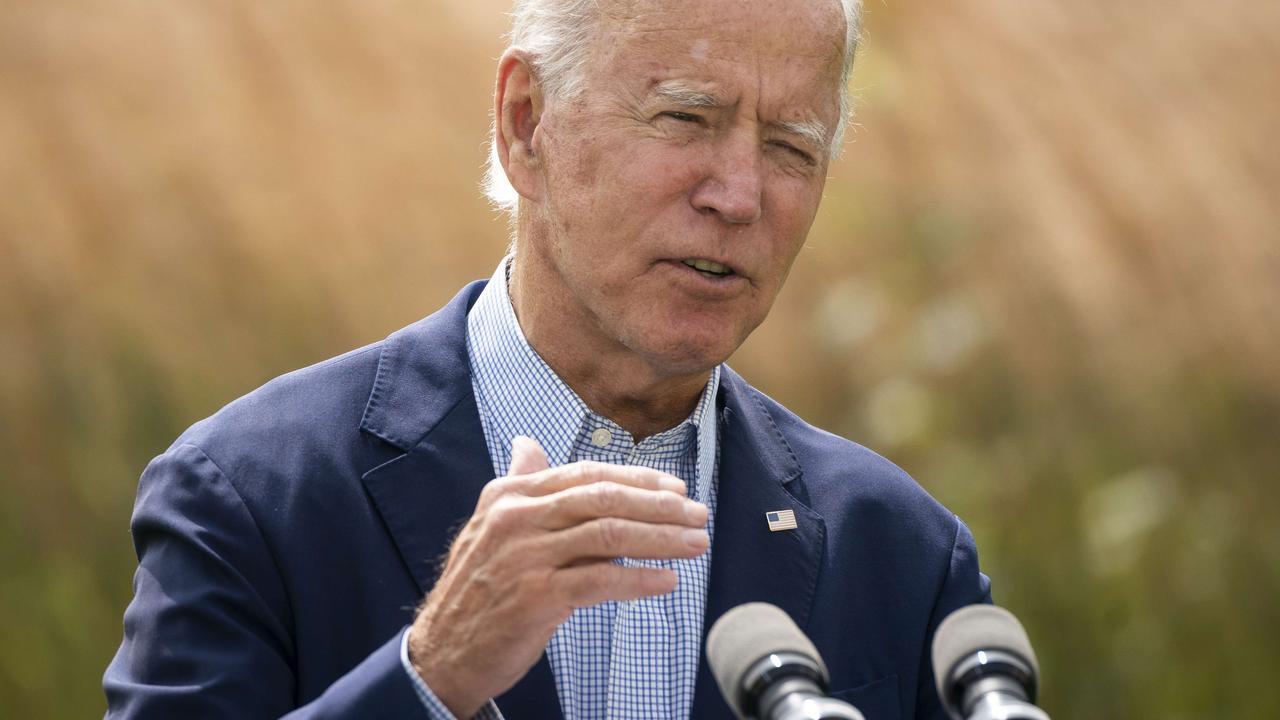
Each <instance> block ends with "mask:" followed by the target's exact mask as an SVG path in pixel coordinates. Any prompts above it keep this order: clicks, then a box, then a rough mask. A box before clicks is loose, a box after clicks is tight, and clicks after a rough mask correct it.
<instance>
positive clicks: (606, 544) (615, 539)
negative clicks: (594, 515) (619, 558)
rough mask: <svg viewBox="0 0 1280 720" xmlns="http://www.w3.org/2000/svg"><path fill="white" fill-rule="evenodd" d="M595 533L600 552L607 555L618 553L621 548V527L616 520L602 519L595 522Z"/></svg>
mask: <svg viewBox="0 0 1280 720" xmlns="http://www.w3.org/2000/svg"><path fill="white" fill-rule="evenodd" d="M596 533H597V536H598V538H599V541H600V548H601V550H603V551H605V552H607V553H614V552H618V551H619V550H620V549H621V548H622V540H623V527H622V523H621V522H620V521H619V520H617V519H616V518H604V519H602V520H598V521H596Z"/></svg>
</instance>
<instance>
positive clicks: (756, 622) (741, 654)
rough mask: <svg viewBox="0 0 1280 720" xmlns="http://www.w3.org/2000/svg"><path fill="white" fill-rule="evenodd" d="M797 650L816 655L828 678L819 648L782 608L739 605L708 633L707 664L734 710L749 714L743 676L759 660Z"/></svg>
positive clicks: (809, 655) (811, 655)
mask: <svg viewBox="0 0 1280 720" xmlns="http://www.w3.org/2000/svg"><path fill="white" fill-rule="evenodd" d="M778 652H793V653H798V654H801V655H805V656H807V657H810V658H813V659H814V660H815V661H816V662H817V664H818V667H819V668H821V670H822V677H823V678H824V679H825V678H826V677H827V666H826V665H824V664H823V662H822V657H821V656H820V655H818V650H817V648H815V647H814V646H813V643H812V642H810V641H809V638H807V637H805V634H804V633H803V632H801V631H800V628H799V627H797V626H796V624H795V622H794V621H793V620H792V619H791V617H790V616H789V615H787V614H786V613H785V612H783V610H782V609H781V608H778V607H777V606H774V605H770V604H769V603H761V602H756V603H747V604H746V605H739V606H738V607H736V608H733V609H732V610H730V611H729V612H727V613H725V614H724V615H722V616H720V619H719V620H717V621H716V622H715V624H714V625H712V626H711V632H709V633H707V664H708V665H710V666H711V674H712V675H714V676H715V678H716V684H718V685H719V686H720V693H721V694H722V695H724V698H725V700H727V701H728V702H729V706H730V707H732V708H733V712H734V713H735V714H736V715H737V716H738V717H739V718H743V717H746V716H745V714H744V713H743V710H742V703H743V700H744V695H743V689H742V678H743V676H744V675H746V673H747V671H748V670H750V669H751V666H752V665H754V664H755V663H756V662H757V661H758V660H760V659H761V658H763V657H767V656H768V655H770V654H772V653H778Z"/></svg>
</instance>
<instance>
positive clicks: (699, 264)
mask: <svg viewBox="0 0 1280 720" xmlns="http://www.w3.org/2000/svg"><path fill="white" fill-rule="evenodd" d="M680 262H682V263H684V264H685V265H687V266H688V267H691V268H693V269H694V270H697V271H698V272H700V273H703V274H705V275H708V276H711V277H727V276H729V275H733V274H734V272H733V268H731V267H729V266H728V265H725V264H723V263H718V262H716V261H715V260H708V259H706V258H685V259H684V260H681V261H680Z"/></svg>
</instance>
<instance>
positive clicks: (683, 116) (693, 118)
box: [662, 112, 702, 123]
mask: <svg viewBox="0 0 1280 720" xmlns="http://www.w3.org/2000/svg"><path fill="white" fill-rule="evenodd" d="M662 114H663V115H665V116H667V117H669V118H671V119H673V120H679V121H680V122H691V123H696V122H702V118H701V117H699V116H697V115H693V114H691V113H685V112H664V113H662Z"/></svg>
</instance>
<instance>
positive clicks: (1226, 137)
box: [0, 0, 1280, 718]
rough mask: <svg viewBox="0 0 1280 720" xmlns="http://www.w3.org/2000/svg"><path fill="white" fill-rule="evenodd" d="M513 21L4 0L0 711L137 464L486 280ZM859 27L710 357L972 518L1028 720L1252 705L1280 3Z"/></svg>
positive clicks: (492, 1)
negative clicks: (791, 249) (1026, 684)
mask: <svg viewBox="0 0 1280 720" xmlns="http://www.w3.org/2000/svg"><path fill="white" fill-rule="evenodd" d="M506 6H507V3H505V2H499V1H498V0H483V1H481V2H474V1H473V2H466V3H446V2H439V1H437V0H416V1H414V2H410V1H408V0H332V1H331V2H326V3H304V2H299V1H298V0H293V1H284V2H260V1H259V2H248V1H244V0H221V1H219V2H212V1H210V0H204V1H200V0H197V1H195V2H186V3H163V2H140V1H138V0H113V1H111V2H108V1H107V0H61V1H60V2H51V1H48V0H10V2H7V3H3V4H0V422H2V423H3V424H2V425H0V456H2V457H3V458H4V463H3V467H0V565H2V566H3V567H4V568H5V569H4V571H3V573H2V574H0V613H3V615H4V616H5V617H6V618H7V620H6V622H3V623H0V707H7V708H12V710H13V712H14V713H15V716H38V717H54V716H59V717H61V716H66V717H73V716H76V717H79V716H83V715H85V714H92V713H96V712H99V711H100V709H101V703H102V701H101V700H100V695H99V690H98V689H97V678H98V676H99V675H100V672H101V670H102V669H103V668H104V667H105V665H106V662H107V660H108V659H109V656H110V653H111V652H112V651H113V649H114V647H115V645H116V643H118V641H119V636H120V625H119V618H120V613H121V612H122V610H123V604H124V603H125V602H126V600H127V598H128V596H129V585H128V575H129V572H130V570H131V567H132V558H131V556H130V553H129V548H128V544H127V543H128V540H127V534H126V528H127V516H128V508H129V505H130V503H131V500H132V494H133V490H134V487H135V483H136V477H137V474H138V472H139V471H140V470H141V468H142V466H143V464H144V463H145V461H146V459H147V458H148V457H150V456H151V455H153V454H155V453H156V452H158V451H160V450H161V449H163V447H164V446H165V444H167V443H168V441H169V440H171V439H172V437H174V436H175V435H176V434H177V432H179V431H180V430H181V429H182V428H183V427H184V426H185V425H187V424H189V423H190V422H192V421H194V420H196V419H198V418H199V417H201V416H203V415H205V414H208V413H209V412H211V411H212V410H214V409H216V408H217V407H218V405H220V404H221V403H223V402H226V401H227V400H229V399H231V398H232V397H234V396H236V395H238V394H240V393H242V392H245V391H247V390H249V389H251V388H252V387H253V386H255V385H256V384H258V383H260V382H262V381H263V380H265V379H266V378H268V377H270V376H272V375H274V374H277V373H279V372H283V371H285V370H288V369H290V368H292V367H296V366H298V365H301V364H305V363H308V362H312V361H315V360H319V359H321V358H323V357H326V356H328V355H332V354H335V353H337V352H340V351H342V350H345V349H347V348H350V347H353V346H355V345H358V344H363V343H366V342H371V341H374V340H377V339H379V338H381V337H382V336H384V335H385V334H387V333H388V332H390V331H391V330H393V329H395V328H397V327H399V326H401V325H404V324H406V323H408V322H410V321H412V320H413V319H416V318H417V317H419V316H421V315H423V314H425V313H427V312H429V311H430V310H432V309H433V308H435V307H436V306H437V305H439V304H440V303H441V302H442V301H443V300H445V299H446V298H447V297H448V296H450V295H451V294H452V293H453V292H454V291H455V290H456V288H457V287H458V285H460V284H461V283H462V282H463V281H464V280H469V279H471V278H475V277H481V276H484V275H485V274H487V273H488V272H489V271H490V270H491V268H492V266H493V264H494V263H495V262H496V260H497V258H498V256H499V254H500V253H501V251H502V248H503V247H504V245H505V233H506V230H505V223H504V221H503V220H502V219H500V218H498V217H497V216H496V215H495V214H494V213H493V212H492V211H490V210H489V209H488V207H487V206H486V204H485V202H484V201H483V200H482V199H481V197H480V194H479V192H478V191H477V185H478V182H479V179H480V171H481V166H482V164H483V161H484V157H485V148H484V143H485V140H486V136H487V127H488V117H487V112H488V107H489V103H490V88H491V83H492V74H493V61H494V59H495V58H496V56H497V55H498V53H499V52H500V50H501V47H502V45H501V42H500V40H499V35H500V33H501V32H502V31H503V30H504V17H503V15H502V13H503V11H504V10H505V9H506ZM868 18H869V29H868V33H867V43H866V46H865V47H866V50H865V52H864V54H863V57H862V59H861V61H860V66H859V69H858V71H857V73H856V74H855V83H854V84H855V86H856V89H857V93H858V95H859V97H860V103H859V106H860V107H859V126H858V128H857V129H856V130H855V132H853V133H852V137H853V140H854V142H853V143H852V144H851V145H850V146H849V148H848V149H847V151H846V153H845V156H844V159H843V160H842V161H841V162H840V163H838V164H837V165H836V166H835V167H834V168H833V169H832V179H831V181H830V182H829V185H828V192H827V195H828V198H827V200H826V203H825V204H824V207H823V210H822V212H821V214H820V217H819V220H818V223H817V226H816V227H815V231H814V234H813V236H812V238H811V241H810V243H809V248H808V249H807V250H806V252H805V253H803V254H802V255H801V260H800V261H799V263H798V264H797V267H796V269H795V272H794V277H793V279H792V281H791V286H790V287H789V289H788V291H787V292H786V293H784V297H783V299H782V300H781V301H780V303H779V306H778V308H777V309H776V311H775V314H774V316H773V318H771V320H770V321H769V322H768V323H766V324H765V326H763V327H762V328H761V330H760V331H759V332H758V333H757V335H756V336H754V337H753V338H752V340H751V341H749V343H748V345H747V346H746V347H745V348H744V349H743V351H742V352H740V353H739V356H738V357H737V358H736V359H735V364H736V365H737V366H738V367H739V368H740V369H743V370H745V371H746V372H747V374H748V375H750V376H751V377H752V378H753V379H755V380H756V381H758V384H759V385H761V386H762V387H763V388H765V389H766V390H768V391H769V392H771V393H773V394H775V395H777V396H779V397H780V398H782V399H783V400H784V401H786V402H788V403H789V404H791V405H792V406H793V407H795V408H797V409H798V410H800V411H801V412H802V413H803V414H805V415H806V416H807V417H810V418H811V419H814V420H815V421H819V422H820V423H821V424H823V425H825V426H828V427H831V428H832V429H834V430H836V431H838V432H842V433H844V434H847V435H850V436H851V437H855V438H857V439H859V440H863V441H865V442H867V443H868V444H870V445H872V446H874V447H876V448H877V449H880V450H882V451H884V452H886V453H887V454H889V455H890V457H892V458H894V459H895V460H897V461H899V462H900V463H902V464H903V465H904V466H906V467H907V468H908V469H909V470H911V471H912V472H913V473H914V474H916V475H917V477H919V478H920V480H921V481H922V482H923V483H924V484H925V485H926V486H927V487H929V488H930V490H932V491H933V492H934V493H935V494H936V495H938V496H939V497H940V499H942V500H943V501H944V502H946V503H947V504H949V505H951V506H953V507H955V508H956V509H957V510H958V511H960V513H961V514H962V515H963V516H965V517H966V518H967V519H968V520H969V521H970V522H971V524H972V525H973V526H974V529H975V532H976V533H977V534H978V537H979V540H980V541H981V543H982V544H983V548H984V559H985V561H986V562H987V566H988V568H989V569H990V570H992V572H993V573H994V574H995V575H996V580H997V588H998V590H999V593H1000V594H999V595H998V599H1000V600H1001V601H1002V602H1005V603H1007V604H1010V605H1011V606H1013V607H1014V609H1015V610H1017V611H1018V612H1019V613H1020V614H1022V615H1023V616H1024V618H1025V619H1027V620H1028V624H1029V626H1030V627H1031V629H1032V634H1033V637H1034V639H1036V641H1037V646H1038V647H1039V648H1041V653H1042V655H1043V656H1044V657H1043V661H1044V665H1045V666H1046V670H1047V672H1049V673H1051V674H1050V675H1049V677H1050V688H1051V690H1050V695H1049V703H1050V707H1051V709H1054V710H1055V711H1056V712H1055V713H1054V714H1055V717H1059V718H1068V717H1080V718H1085V717H1100V716H1109V717H1125V716H1127V717H1157V716H1160V717H1172V718H1178V717H1184V718H1191V717H1210V716H1217V717H1225V716H1229V717H1239V718H1255V717H1256V718H1263V717H1274V716H1275V715H1276V713H1280V690H1275V689H1271V690H1267V689H1265V688H1267V687H1273V684H1272V683H1271V682H1270V680H1271V675H1273V674H1274V672H1275V671H1276V670H1280V652H1278V651H1277V650H1276V649H1275V648H1276V647H1277V643H1276V642H1275V640H1277V639H1280V638H1277V637H1276V633H1277V630H1276V628H1278V627H1280V616H1278V612H1277V610H1276V607H1277V605H1280V603H1277V599H1280V537H1277V534H1276V533H1275V527H1276V521H1277V520H1278V519H1280V518H1277V513H1276V512H1275V511H1274V510H1273V509H1272V508H1274V507H1276V506H1278V505H1280V502H1277V501H1278V500H1280V497H1278V496H1280V491H1277V490H1276V489H1275V488H1274V487H1273V485H1274V481H1275V479H1276V477H1277V474H1278V470H1280V449H1277V447H1276V446H1278V445H1280V443H1277V442H1276V441H1275V437H1276V436H1278V435H1280V332H1278V331H1277V322H1276V320H1275V317H1276V311H1275V308H1276V307H1280V233H1278V232H1277V230H1276V228H1277V227H1280V202H1277V198H1278V197H1280V141H1277V139H1276V127H1277V125H1278V121H1280V91H1278V90H1277V82H1276V68H1277V67H1280V3H1275V2H1263V1H1260V0H1223V2H1218V3H1198V2H1192V1H1191V0H1171V1H1167V2H1154V1H1152V0H1132V1H1131V2H1123V3H1114V2H1104V1H1102V0H1082V1H1081V2H1075V3H1047V2H1025V1H1022V2H1019V1H1017V0H977V1H976V2H967V3H962V2H949V1H947V0H941V1H939V2H923V1H919V0H918V1H916V2H903V3H893V4H872V5H870V6H869V7H868ZM1241 668H1244V669H1243V670H1242V669H1241ZM1231 691H1235V694H1236V696H1237V697H1238V698H1239V699H1237V700H1235V701H1230V700H1224V699H1223V698H1224V697H1225V696H1226V694H1227V693H1229V692H1231ZM1223 702H1227V703H1231V702H1234V704H1228V705H1225V706H1224V705H1222V704H1221V703H1223Z"/></svg>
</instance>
